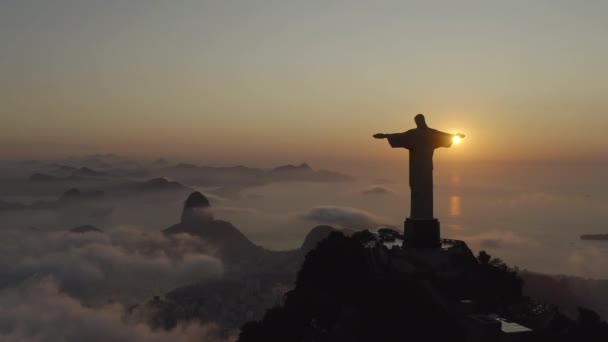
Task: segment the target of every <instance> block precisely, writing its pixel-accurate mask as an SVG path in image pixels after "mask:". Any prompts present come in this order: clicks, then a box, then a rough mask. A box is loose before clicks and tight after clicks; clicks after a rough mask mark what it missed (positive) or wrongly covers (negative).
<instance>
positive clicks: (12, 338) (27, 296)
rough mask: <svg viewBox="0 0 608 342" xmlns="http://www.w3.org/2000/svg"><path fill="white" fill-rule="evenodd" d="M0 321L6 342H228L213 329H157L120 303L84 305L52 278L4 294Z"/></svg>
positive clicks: (0, 332) (195, 326)
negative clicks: (66, 292)
mask: <svg viewBox="0 0 608 342" xmlns="http://www.w3.org/2000/svg"><path fill="white" fill-rule="evenodd" d="M0 322H1V323H0V340H2V341H5V342H46V341H53V342H72V341H74V342H76V341H88V342H102V341H103V342H105V341H114V342H127V341H128V342H144V341H145V342H195V341H227V340H226V339H225V338H221V337H220V336H221V333H220V329H219V328H218V327H217V326H215V325H213V324H207V325H204V326H202V325H199V324H187V325H181V326H178V327H177V328H175V329H173V330H171V331H165V330H161V329H155V330H153V329H151V328H150V327H149V326H148V325H147V324H145V323H143V322H140V321H138V320H137V319H136V317H130V315H129V314H128V313H127V310H125V308H124V307H123V306H122V305H120V304H112V305H104V306H100V307H90V306H85V305H83V304H81V302H80V301H78V300H77V299H75V298H73V297H70V296H69V295H67V294H65V293H62V292H61V290H60V286H59V285H58V283H57V282H56V281H55V280H53V279H52V278H45V279H42V280H39V281H35V282H28V283H27V284H23V285H22V286H19V287H18V288H11V289H5V290H3V291H1V292H0ZM230 340H233V338H230Z"/></svg>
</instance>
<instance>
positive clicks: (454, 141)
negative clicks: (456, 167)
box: [452, 135, 462, 144]
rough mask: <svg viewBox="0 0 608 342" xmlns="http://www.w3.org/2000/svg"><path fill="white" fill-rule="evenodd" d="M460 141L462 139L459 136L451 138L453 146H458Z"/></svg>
mask: <svg viewBox="0 0 608 342" xmlns="http://www.w3.org/2000/svg"><path fill="white" fill-rule="evenodd" d="M461 141H462V138H460V137H459V136H457V135H455V136H453V137H452V142H453V143H454V144H459V143H460V142H461Z"/></svg>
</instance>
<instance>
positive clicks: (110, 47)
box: [0, 0, 608, 164]
mask: <svg viewBox="0 0 608 342" xmlns="http://www.w3.org/2000/svg"><path fill="white" fill-rule="evenodd" d="M606 13H608V2H607V1H591V0H589V1H560V0H553V1H529V0H528V1H502V2H498V1H416V2H414V1H312V0H309V1H253V0H251V1H185V0H183V1H182V0H175V1H155V0H141V1H136V0H131V1H126V0H125V1H123V0H120V1H118V0H110V1H106V0H103V1H82V0H74V1H64V0H55V1H46V0H40V1H31V0H8V1H7V0H4V1H2V2H0V42H2V45H1V47H0V51H1V54H0V159H10V158H45V157H55V156H65V155H74V154H81V153H96V152H115V153H120V154H132V155H143V156H150V157H156V156H167V155H170V156H180V157H181V156H183V157H196V158H198V159H204V160H209V161H212V162H215V163H234V162H240V161H242V162H244V163H254V164H255V163H256V162H259V163H266V162H273V163H274V162H293V161H302V160H306V161H309V162H315V161H319V162H321V163H322V162H323V161H330V160H334V161H335V160H341V159H343V160H347V161H367V160H369V161H378V160H381V159H389V160H397V159H399V158H403V155H402V154H399V153H395V151H391V149H390V148H388V145H387V144H386V143H380V142H378V141H374V140H372V139H371V135H372V134H373V133H377V132H396V131H404V130H406V129H409V128H412V127H413V126H414V122H413V116H414V115H415V114H416V113H425V114H426V116H427V121H428V123H429V125H430V126H432V127H435V128H437V129H440V130H444V131H456V130H458V131H461V132H463V133H465V134H467V139H466V140H465V142H464V143H463V144H461V145H459V146H458V147H454V148H453V149H452V150H453V151H450V153H442V154H441V156H440V158H444V156H445V158H460V159H467V160H471V159H506V160H510V159H538V158H540V159H560V160H569V159H606V157H608V152H607V149H608V139H607V138H606V131H607V130H608V66H607V64H606V63H607V62H606V61H607V60H608V58H607V57H608V39H607V37H608V20H606Z"/></svg>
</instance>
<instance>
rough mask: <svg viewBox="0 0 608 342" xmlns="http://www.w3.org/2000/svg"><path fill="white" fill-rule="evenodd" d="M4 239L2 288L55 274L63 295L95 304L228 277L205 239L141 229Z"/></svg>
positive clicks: (22, 235) (0, 261)
mask: <svg viewBox="0 0 608 342" xmlns="http://www.w3.org/2000/svg"><path fill="white" fill-rule="evenodd" d="M1 241H2V242H1V243H0V268H1V269H3V270H7V271H6V272H2V274H1V275H0V282H1V284H2V286H16V285H18V284H19V283H21V282H24V281H27V280H30V279H32V278H33V279H39V278H44V277H47V276H52V277H53V278H54V279H56V280H57V282H58V284H59V286H60V288H61V290H62V291H65V292H66V293H68V294H70V295H71V296H75V297H77V298H80V299H83V300H87V301H89V302H96V301H104V300H108V299H114V300H128V301H137V300H142V299H145V298H150V296H153V295H157V294H162V293H164V292H165V291H167V290H170V289H172V288H173V287H175V286H179V285H183V284H186V283H190V282H194V281H201V280H205V279H210V278H217V277H219V276H220V275H221V273H222V264H221V262H220V261H219V260H218V259H216V258H214V257H213V256H212V251H213V249H212V246H208V245H206V244H205V242H204V241H202V240H200V239H199V238H196V237H192V236H188V235H179V236H175V237H172V238H167V237H165V236H163V235H162V234H161V233H160V232H149V231H145V230H144V229H142V228H137V227H117V228H113V229H110V230H108V231H106V232H103V233H97V232H89V233H84V234H83V233H68V232H41V231H28V232H13V233H12V234H11V233H9V232H6V233H4V234H3V236H2V240H1Z"/></svg>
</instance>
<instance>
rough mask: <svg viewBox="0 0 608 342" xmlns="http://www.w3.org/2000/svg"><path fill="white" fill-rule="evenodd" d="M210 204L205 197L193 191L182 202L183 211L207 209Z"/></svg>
mask: <svg viewBox="0 0 608 342" xmlns="http://www.w3.org/2000/svg"><path fill="white" fill-rule="evenodd" d="M210 206H211V203H209V200H208V199H207V197H205V195H203V194H201V193H200V192H198V191H195V192H193V193H191V194H190V196H188V199H186V202H184V209H186V208H209V207H210Z"/></svg>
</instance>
